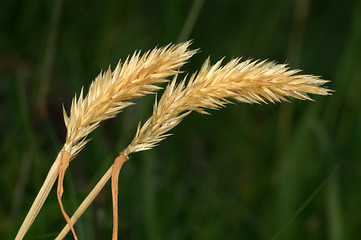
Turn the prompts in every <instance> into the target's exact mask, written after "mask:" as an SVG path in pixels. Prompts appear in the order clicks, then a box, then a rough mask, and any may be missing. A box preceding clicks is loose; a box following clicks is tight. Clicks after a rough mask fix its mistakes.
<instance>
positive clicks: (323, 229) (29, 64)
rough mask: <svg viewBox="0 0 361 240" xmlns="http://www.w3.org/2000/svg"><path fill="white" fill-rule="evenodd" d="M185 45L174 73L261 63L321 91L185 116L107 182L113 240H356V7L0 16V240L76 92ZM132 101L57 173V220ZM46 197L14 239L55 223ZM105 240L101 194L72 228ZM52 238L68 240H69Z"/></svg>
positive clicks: (184, 6) (4, 6) (359, 82)
mask: <svg viewBox="0 0 361 240" xmlns="http://www.w3.org/2000/svg"><path fill="white" fill-rule="evenodd" d="M188 39H193V44H192V46H191V47H192V48H200V49H201V51H200V53H198V54H197V55H196V56H194V57H193V58H192V59H191V60H190V62H189V63H188V64H187V65H185V66H184V68H183V70H185V71H189V72H193V71H196V70H197V69H199V68H200V66H201V64H202V62H203V61H204V60H205V59H206V58H207V57H208V56H209V55H210V56H211V60H212V63H215V62H216V61H217V60H219V59H220V58H222V57H223V56H226V61H228V60H230V59H232V58H234V57H239V56H243V57H244V58H245V59H247V58H253V59H269V60H275V61H277V62H280V63H288V64H289V65H290V66H291V67H292V68H300V69H303V70H304V71H303V72H304V73H307V74H315V75H320V76H322V77H323V78H324V79H329V80H331V82H330V83H329V84H328V87H329V88H331V89H334V90H335V91H336V92H335V93H334V94H333V95H332V96H327V97H324V96H321V97H320V96H313V98H314V99H315V101H314V102H305V101H299V100H292V101H290V103H281V104H268V105H247V104H234V105H228V106H227V108H225V109H222V110H220V111H211V113H212V115H210V116H205V115H200V114H197V113H193V114H191V115H190V116H189V117H187V118H186V119H185V120H184V121H183V122H182V123H181V124H180V125H179V126H178V127H177V128H175V129H174V131H173V133H174V135H173V136H171V137H169V138H167V139H166V140H165V141H163V142H162V143H161V144H160V146H159V147H157V148H155V149H154V150H151V151H148V152H144V153H137V154H134V155H132V156H131V160H130V161H129V162H127V163H126V164H125V165H124V167H123V169H122V171H121V175H120V179H119V221H120V223H119V236H120V239H271V238H274V239H332V240H338V239H358V238H359V237H360V236H361V214H360V204H361V191H360V189H361V163H360V159H361V147H360V146H361V112H360V108H361V97H360V96H361V94H360V92H361V64H360V63H361V1H356V0H347V1H342V2H341V1H336V0H328V1H326V0H324V1H321V0H318V1H316V0H304V1H303V0H295V1H292V0H253V1H251V0H242V1H229V0H225V1H217V0H195V1H190V0H186V1H185V0H174V1H160V0H154V1H145V0H131V1H130V0H129V1H124V0H123V1H115V0H109V1H95V0H92V1H84V0H80V1H64V0H54V1H39V0H27V1H25V0H23V1H9V0H8V1H6V0H2V1H1V2H0V126H1V132H0V134H1V144H0V154H1V155H0V156H1V158H0V159H1V160H0V191H1V193H0V196H1V198H0V238H1V239H13V238H14V236H15V234H16V232H17V229H18V228H19V227H20V225H21V223H22V221H23V219H24V217H25V214H26V213H27V211H28V210H29V208H30V206H31V203H32V201H33V200H34V198H35V196H36V193H37V192H38V190H39V189H40V186H41V184H42V181H43V180H44V179H45V176H46V174H47V172H48V170H49V167H50V166H51V164H52V163H53V161H54V160H55V157H56V155H57V152H58V151H59V150H60V148H61V146H62V144H63V142H64V139H65V134H66V129H65V126H64V123H63V118H62V103H64V106H65V108H66V109H67V110H69V108H70V103H71V99H72V97H73V96H74V94H75V93H79V92H80V89H81V86H85V88H87V87H88V86H89V84H90V82H91V81H92V80H93V79H94V78H95V77H96V75H97V74H98V73H99V72H100V70H101V69H106V68H107V67H108V66H109V64H111V65H112V66H113V67H114V66H115V64H116V63H117V62H118V60H119V59H120V58H122V59H124V58H125V57H126V56H127V55H128V54H132V53H133V51H134V50H137V49H141V50H143V51H144V50H148V49H151V48H153V47H155V46H163V45H166V44H168V43H170V42H173V43H176V42H181V41H185V40H188ZM153 101H154V96H147V97H144V98H142V99H139V100H136V102H137V104H136V105H135V106H132V107H129V108H127V109H126V110H125V111H124V112H123V113H121V114H119V116H118V117H117V118H115V119H112V120H108V121H106V122H104V123H102V126H101V127H100V128H98V129H97V130H96V131H94V132H93V133H92V134H91V136H90V137H91V138H92V141H91V142H90V143H88V144H87V146H86V147H85V149H84V150H83V151H82V152H81V153H80V154H79V156H78V157H77V158H76V160H75V161H73V162H72V163H71V165H70V168H69V170H68V171H67V175H66V177H65V185H64V187H65V193H64V197H63V200H64V204H65V208H66V209H67V211H68V213H69V214H71V213H72V212H73V211H74V210H75V209H76V207H77V206H78V205H79V204H80V203H81V201H82V200H83V199H84V197H85V196H86V195H87V194H88V192H89V191H90V189H91V188H92V187H93V186H94V184H95V183H96V182H97V181H98V179H99V178H100V176H102V174H104V173H105V171H106V169H107V168H108V167H109V166H110V165H111V164H112V161H113V159H114V157H115V156H116V155H117V154H118V153H119V152H120V151H121V150H122V149H124V148H125V147H126V145H127V144H128V143H129V142H130V140H131V139H132V137H133V135H134V133H135V130H136V126H137V124H138V122H139V121H140V120H142V121H144V120H146V119H147V118H148V117H149V116H150V114H151V110H152V103H153ZM55 195H56V194H55V191H52V192H51V194H50V196H49V198H48V200H47V201H46V202H45V205H44V207H43V209H42V210H41V212H40V214H39V216H38V217H37V218H36V220H35V222H34V224H33V226H32V227H31V229H30V231H29V232H28V234H27V235H26V239H53V238H54V236H56V234H57V233H58V232H59V231H60V230H61V228H62V227H63V225H64V224H65V221H64V219H63V217H62V215H61V212H60V210H59V206H58V203H57V200H56V196H55ZM75 228H76V231H77V234H78V237H79V239H90V240H91V239H110V238H111V228H112V208H111V192H110V184H108V185H106V188H105V189H104V190H103V191H102V192H101V193H100V195H99V196H98V197H97V199H96V200H95V202H94V203H93V204H92V205H91V207H90V208H89V209H88V210H87V211H86V213H85V215H83V216H82V217H81V218H80V220H79V221H78V223H77V224H76V226H75ZM67 239H72V236H71V235H68V236H67Z"/></svg>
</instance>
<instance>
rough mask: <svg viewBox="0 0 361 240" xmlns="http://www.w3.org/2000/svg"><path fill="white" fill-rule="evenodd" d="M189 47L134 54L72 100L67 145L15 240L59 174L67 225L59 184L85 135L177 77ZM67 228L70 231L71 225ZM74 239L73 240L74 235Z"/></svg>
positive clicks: (35, 214)
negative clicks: (170, 77)
mask: <svg viewBox="0 0 361 240" xmlns="http://www.w3.org/2000/svg"><path fill="white" fill-rule="evenodd" d="M189 45H190V42H186V43H182V44H178V45H168V46H166V47H163V48H155V49H153V50H152V51H148V52H146V53H145V54H143V55H142V56H141V55H140V52H135V53H134V54H133V56H132V57H128V58H127V59H126V60H125V62H124V63H120V62H119V63H118V65H117V66H116V68H115V69H114V71H113V72H112V71H111V70H110V69H108V70H107V71H106V72H105V73H101V74H100V75H99V76H98V77H97V78H96V79H95V80H94V81H93V82H92V84H91V85H90V87H89V91H88V94H87V95H86V96H85V97H84V98H83V89H82V90H81V93H80V96H79V98H77V97H76V96H75V98H74V99H73V102H72V105H71V110H70V116H69V117H68V116H67V114H66V112H65V110H64V111H63V112H64V121H65V125H66V127H67V136H66V142H65V144H64V146H63V148H62V150H61V153H59V156H58V157H57V160H56V161H55V163H54V164H53V167H52V170H53V171H51V172H50V171H49V174H48V177H47V178H46V180H45V181H44V183H43V187H42V188H41V191H39V193H38V196H37V197H36V199H35V201H34V202H33V205H32V207H31V208H30V210H29V212H28V214H27V216H26V218H25V220H24V222H23V224H22V226H21V227H20V229H19V231H18V234H17V236H16V239H23V237H24V236H25V234H26V232H27V231H28V229H29V228H30V226H31V224H32V223H33V221H34V219H35V217H36V216H37V214H38V213H39V211H40V209H41V207H42V205H43V204H44V201H45V199H46V198H47V196H48V194H49V192H50V190H51V188H52V186H53V184H54V182H55V179H56V177H57V176H58V174H59V179H58V181H59V183H58V191H57V196H58V200H59V204H60V207H61V210H62V213H63V215H64V217H65V218H66V220H67V222H68V223H69V224H70V221H69V218H68V217H67V215H66V213H65V211H64V209H63V206H62V203H61V197H62V192H63V187H62V185H63V184H62V181H63V178H64V175H65V171H66V169H67V165H68V162H69V161H70V160H72V159H73V158H74V157H75V156H76V155H77V154H78V153H79V152H80V151H81V149H82V148H83V147H84V146H85V144H86V143H87V142H88V141H89V140H87V139H86V138H87V136H88V134H90V133H91V132H92V131H93V130H94V129H96V128H97V127H98V126H99V124H100V122H101V121H103V120H106V119H109V118H113V117H115V116H116V114H118V113H119V112H120V111H121V110H122V109H124V108H125V107H127V106H129V105H131V104H132V103H131V102H130V101H129V100H131V99H133V98H138V97H141V96H143V95H145V94H149V93H153V92H154V91H155V90H158V89H159V87H158V86H155V85H154V84H156V83H160V82H164V81H166V78H167V77H169V76H171V75H174V74H177V73H179V70H178V69H179V68H180V67H181V66H182V65H183V64H184V63H185V62H186V61H187V60H188V59H189V58H190V57H191V56H192V55H193V54H194V53H195V52H196V51H188V50H187V48H188V47H189ZM64 156H66V157H64ZM54 169H55V170H54ZM70 227H71V228H72V225H71V224H70ZM72 230H73V229H72ZM73 235H74V237H75V238H76V235H75V232H74V231H73Z"/></svg>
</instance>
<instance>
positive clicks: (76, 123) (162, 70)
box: [64, 42, 195, 157]
mask: <svg viewBox="0 0 361 240" xmlns="http://www.w3.org/2000/svg"><path fill="white" fill-rule="evenodd" d="M189 44H190V42H186V43H183V44H179V45H169V46H167V47H164V48H160V49H158V48H155V49H153V50H152V51H148V52H146V53H145V54H144V55H143V56H140V52H135V53H134V54H133V55H132V57H128V58H127V59H126V60H125V62H124V63H120V62H119V63H118V65H117V66H116V68H115V69H114V71H113V72H112V71H111V70H110V69H108V70H107V71H106V72H105V73H100V75H99V76H98V77H97V78H96V79H95V80H94V81H93V82H92V83H91V85H90V87H89V91H88V94H87V95H86V96H85V97H84V98H83V89H82V90H81V92H80V95H79V97H78V98H77V97H76V96H75V97H74V99H73V101H72V105H71V110H70V116H69V117H68V116H67V114H66V112H65V110H64V120H65V123H66V127H67V136H66V142H65V145H64V148H65V150H66V151H68V152H69V153H70V154H71V155H72V156H73V157H74V156H75V155H76V154H77V153H78V152H79V151H80V150H81V149H82V148H83V147H84V145H85V144H86V142H87V140H86V137H87V135H88V134H89V133H90V132H92V131H93V130H94V129H95V128H97V127H98V126H99V123H100V122H101V121H103V120H105V119H108V118H113V117H115V115H116V114H118V113H119V112H120V111H122V109H124V108H125V107H127V106H129V105H131V104H132V102H130V101H129V100H130V99H133V98H138V97H141V96H143V95H145V94H149V93H152V92H154V91H155V90H158V89H159V87H158V86H156V85H154V84H156V83H160V82H164V81H166V80H165V78H166V77H168V76H171V75H174V74H176V73H178V72H179V70H178V69H179V68H180V67H181V66H182V65H183V64H184V63H185V62H186V61H187V60H188V59H189V58H190V57H191V56H192V55H193V54H194V53H195V51H187V48H188V46H189Z"/></svg>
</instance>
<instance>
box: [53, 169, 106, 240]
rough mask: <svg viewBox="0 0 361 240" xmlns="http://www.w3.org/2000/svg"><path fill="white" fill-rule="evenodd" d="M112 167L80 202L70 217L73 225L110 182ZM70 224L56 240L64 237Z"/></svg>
mask: <svg viewBox="0 0 361 240" xmlns="http://www.w3.org/2000/svg"><path fill="white" fill-rule="evenodd" d="M112 168H113V165H112V166H111V167H110V168H109V169H108V171H107V172H106V173H105V174H104V175H103V177H102V178H101V179H100V180H99V182H98V183H97V185H95V187H94V188H93V190H92V191H91V192H90V193H89V195H88V196H87V197H86V198H85V199H84V201H83V202H82V203H81V204H80V206H79V208H78V209H77V210H76V211H75V213H74V214H73V216H72V217H71V219H70V222H71V224H72V225H74V224H75V223H76V221H77V220H78V219H79V218H80V216H81V215H83V213H84V212H85V210H86V209H87V208H88V207H89V205H90V204H91V203H92V202H93V200H94V199H95V197H96V196H97V195H98V193H99V192H100V191H101V190H102V189H103V187H104V185H105V184H106V183H107V182H108V180H109V179H110V177H111V176H112ZM69 230H70V228H69V225H68V224H67V225H65V227H64V228H63V230H61V232H60V233H59V235H58V236H57V237H56V238H55V240H60V239H63V238H64V237H65V236H66V234H67V233H68V232H69Z"/></svg>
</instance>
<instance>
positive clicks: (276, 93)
mask: <svg viewBox="0 0 361 240" xmlns="http://www.w3.org/2000/svg"><path fill="white" fill-rule="evenodd" d="M221 63H222V60H221V61H218V62H217V63H216V64H215V65H213V66H210V62H209V59H208V60H207V61H206V62H205V63H204V64H203V66H202V68H201V70H200V71H199V73H198V74H193V75H192V76H191V77H190V79H189V81H188V83H186V78H185V79H183V81H181V83H180V84H179V85H176V79H177V77H175V78H174V79H173V81H172V82H171V84H170V85H168V87H167V88H166V90H165V91H164V93H163V95H162V97H161V99H160V101H159V103H158V102H157V101H156V102H155V104H154V109H153V115H152V116H151V117H150V118H149V119H148V120H147V121H146V122H145V123H144V125H143V126H142V127H140V125H138V129H137V132H136V135H135V137H134V139H133V140H132V142H131V143H130V144H129V145H128V147H127V148H126V149H125V150H124V151H123V152H121V153H120V155H119V156H118V157H117V158H116V161H118V166H120V167H117V168H118V169H117V170H116V171H119V170H120V168H121V166H122V164H123V163H124V162H125V161H126V160H127V159H128V156H129V154H131V153H134V152H139V151H144V150H148V149H151V148H153V147H154V146H156V145H157V144H158V143H159V142H160V141H162V140H163V139H164V138H166V137H167V135H168V134H167V132H169V131H170V130H171V129H172V128H174V127H175V126H177V125H178V124H179V123H180V122H181V121H182V119H183V118H184V117H185V116H187V115H188V114H189V113H190V112H191V111H197V112H200V113H207V112H206V109H218V108H220V107H223V106H224V105H225V104H227V103H229V100H230V99H234V100H237V101H240V102H246V103H261V102H266V100H268V101H270V102H280V101H281V100H286V98H287V97H292V98H297V99H302V100H310V98H309V97H308V95H307V94H318V95H328V94H330V92H331V90H328V89H326V88H322V87H321V86H322V85H323V84H325V83H326V82H328V81H325V80H322V79H320V78H319V77H316V76H312V75H297V74H296V73H298V72H299V70H289V69H288V67H287V66H286V65H284V64H275V63H273V62H265V61H263V62H258V61H251V60H246V61H243V62H240V59H234V60H232V61H230V62H229V63H228V64H226V65H225V66H223V67H221ZM119 163H120V164H119ZM114 167H115V166H114V165H113V166H111V167H110V168H109V170H108V171H107V172H106V174H104V176H103V177H102V178H101V180H100V181H99V182H98V184H97V185H96V186H95V187H94V189H93V190H92V191H91V193H90V194H89V195H88V197H87V198H86V199H85V200H84V201H83V203H82V204H81V205H80V206H79V208H78V209H77V210H76V212H75V213H74V215H73V217H72V218H71V222H72V224H74V223H75V222H76V221H77V220H78V219H79V217H80V216H81V215H82V214H83V213H84V211H85V210H86V208H87V207H88V206H89V205H90V203H91V202H92V200H93V199H94V198H95V197H96V195H97V194H98V193H99V192H100V190H101V189H102V188H103V187H104V185H105V183H106V182H107V181H108V180H109V178H110V177H112V176H113V175H114ZM112 182H113V181H112ZM115 187H116V188H117V186H115ZM112 190H113V186H112ZM112 194H113V195H114V194H116V191H112ZM114 198H115V197H114V196H113V199H114ZM116 207H117V206H114V201H113V211H114V210H116V211H117V209H116ZM68 231H69V227H68V226H65V227H64V228H63V230H62V231H61V233H60V234H59V236H58V237H57V238H56V239H62V238H63V237H64V236H65V235H66V234H67V232H68ZM114 231H116V230H114V228H113V239H114Z"/></svg>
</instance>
